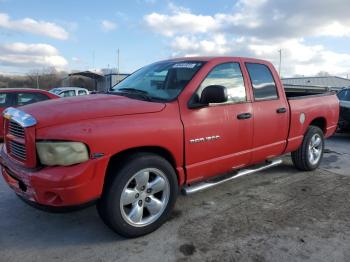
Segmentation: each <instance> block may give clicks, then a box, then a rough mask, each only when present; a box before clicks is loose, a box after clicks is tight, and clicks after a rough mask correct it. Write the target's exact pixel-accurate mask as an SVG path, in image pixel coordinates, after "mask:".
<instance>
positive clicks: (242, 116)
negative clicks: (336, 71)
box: [0, 57, 339, 237]
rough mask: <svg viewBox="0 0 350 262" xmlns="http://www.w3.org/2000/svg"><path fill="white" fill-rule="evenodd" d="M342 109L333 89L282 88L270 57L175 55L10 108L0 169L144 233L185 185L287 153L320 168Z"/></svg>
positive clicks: (306, 167)
mask: <svg viewBox="0 0 350 262" xmlns="http://www.w3.org/2000/svg"><path fill="white" fill-rule="evenodd" d="M338 116H339V100H338V98H337V97H336V95H335V94H330V93H327V94H312V95H301V94H295V93H288V92H287V93H285V91H284V89H283V86H282V84H281V80H280V79H279V77H278V74H277V72H276V70H275V68H274V67H273V66H272V64H271V63H269V62H266V61H263V60H257V59H248V58H236V57H220V58H219V57H218V58H203V57H197V58H193V57H192V58H179V59H172V60H166V61H162V62H158V63H154V64H151V65H149V66H146V67H144V68H142V69H140V70H138V71H136V72H135V73H134V74H132V75H131V76H129V77H128V78H126V79H125V80H123V81H122V82H120V83H118V84H117V85H116V86H114V87H113V88H112V89H111V90H110V91H109V93H108V94H96V95H93V96H85V97H75V98H71V99H69V100H65V99H57V100H55V101H52V102H50V103H45V104H42V105H35V104H33V105H28V106H25V107H23V108H21V109H15V108H9V109H7V110H6V111H5V112H4V118H5V119H6V120H5V124H6V126H7V128H6V134H7V136H6V137H7V139H6V141H5V146H4V147H3V148H2V149H1V153H0V162H1V166H2V169H1V170H2V174H3V176H4V178H5V180H6V181H7V183H8V184H9V185H10V186H11V187H12V189H13V190H14V191H15V192H16V193H17V194H18V195H19V196H20V197H21V198H22V199H24V200H25V201H27V202H28V203H30V204H32V205H35V206H37V207H50V208H54V209H61V208H64V207H69V208H71V207H73V206H79V205H85V204H87V203H89V202H91V201H96V200H97V209H98V212H99V214H100V216H101V218H102V219H103V221H104V222H105V223H106V224H107V225H108V226H109V227H110V228H111V229H113V230H115V231H116V232H117V233H119V234H121V235H123V236H126V237H137V236H141V235H144V234H147V233H150V232H152V231H154V230H155V229H157V228H158V227H159V226H160V225H161V224H163V223H164V222H165V221H166V220H167V219H168V218H169V216H170V212H171V210H172V208H173V207H174V204H175V201H176V198H177V196H178V192H179V191H180V189H181V191H182V192H183V193H184V194H186V195H188V194H192V193H195V192H198V191H200V190H204V189H207V188H210V187H213V186H216V185H219V184H221V183H223V182H227V181H230V180H232V179H236V178H238V177H241V176H244V175H248V174H251V173H254V172H258V171H261V170H263V169H267V168H270V167H274V166H276V165H279V164H281V163H282V160H281V158H280V156H281V155H284V154H286V153H289V152H291V153H292V160H293V163H294V165H295V166H296V168H298V169H300V170H303V171H310V170H314V169H316V168H317V167H318V166H319V164H320V162H321V159H322V156H323V151H324V139H325V138H327V137H329V136H331V135H332V134H333V133H334V132H335V130H336V128H337V123H338ZM12 127H16V128H17V129H16V130H17V131H16V133H14V132H13V131H12V130H13V129H12ZM23 137H25V138H24V139H23Z"/></svg>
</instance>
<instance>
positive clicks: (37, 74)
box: [36, 71, 39, 89]
mask: <svg viewBox="0 0 350 262" xmlns="http://www.w3.org/2000/svg"><path fill="white" fill-rule="evenodd" d="M36 88H37V89H39V71H37V72H36Z"/></svg>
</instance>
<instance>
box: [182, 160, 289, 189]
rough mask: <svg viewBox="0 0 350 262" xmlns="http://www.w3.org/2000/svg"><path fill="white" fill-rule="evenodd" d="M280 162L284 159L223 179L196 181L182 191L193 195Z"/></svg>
mask: <svg viewBox="0 0 350 262" xmlns="http://www.w3.org/2000/svg"><path fill="white" fill-rule="evenodd" d="M280 164H282V159H275V160H270V161H266V163H265V164H264V165H259V166H257V167H256V168H247V169H241V170H240V171H238V172H237V173H233V174H231V175H230V176H229V177H227V176H223V177H224V178H222V179H220V177H218V178H217V179H212V180H207V181H204V182H199V183H196V184H193V185H186V186H184V187H183V188H182V193H183V194H184V195H191V194H193V193H197V192H199V191H202V190H205V189H208V188H211V187H214V186H217V185H220V184H222V183H225V182H227V181H230V180H233V179H236V178H239V177H242V176H246V175H250V174H254V173H256V172H259V171H263V170H265V169H268V168H271V167H275V166H278V165H280Z"/></svg>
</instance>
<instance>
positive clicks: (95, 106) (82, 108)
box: [20, 95, 165, 128]
mask: <svg viewBox="0 0 350 262" xmlns="http://www.w3.org/2000/svg"><path fill="white" fill-rule="evenodd" d="M164 108H165V104H164V103H154V102H148V101H141V100H136V99H130V98H127V97H123V96H117V95H86V96H78V97H69V98H60V99H53V100H48V101H44V102H40V103H35V104H30V105H26V106H23V107H21V108H20V109H21V110H23V111H24V112H26V113H28V114H31V115H32V116H33V117H34V118H35V119H36V120H37V127H38V128H41V127H46V126H53V125H60V124H65V123H70V122H76V121H81V120H87V119H94V118H102V117H110V116H123V115H133V114H144V113H154V112H160V111H162V110H163V109H164Z"/></svg>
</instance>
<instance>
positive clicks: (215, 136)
mask: <svg viewBox="0 0 350 262" xmlns="http://www.w3.org/2000/svg"><path fill="white" fill-rule="evenodd" d="M209 85H221V86H225V87H226V88H227V91H228V101H227V102H225V103H220V104H210V105H209V106H207V107H204V108H199V109H188V108H184V109H182V112H181V119H182V121H183V124H184V128H185V165H186V171H187V182H188V183H191V182H194V181H197V180H203V179H205V178H208V177H210V176H214V175H217V174H221V173H225V172H228V171H232V169H233V168H238V167H241V166H244V165H247V164H249V162H250V160H251V152H250V149H251V147H252V136H253V135H252V131H253V118H252V116H253V112H252V104H251V103H250V102H249V101H248V100H249V99H248V97H249V96H248V95H247V89H246V87H245V84H244V80H243V76H242V72H241V68H240V64H239V63H238V62H229V63H223V64H219V65H216V66H215V67H214V68H213V69H212V70H211V71H210V72H209V73H208V75H207V76H206V77H205V79H204V80H203V81H202V83H201V84H200V86H199V87H198V89H197V91H196V93H195V97H197V99H198V98H199V97H200V96H201V93H202V91H203V89H204V88H205V87H207V86H209Z"/></svg>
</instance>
